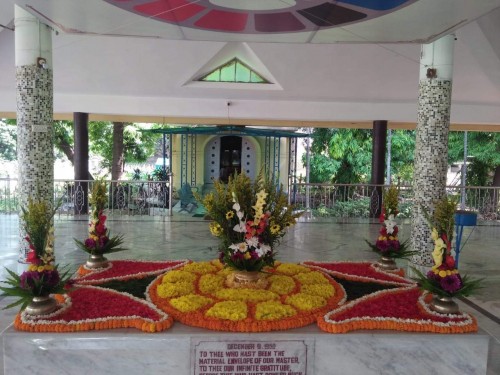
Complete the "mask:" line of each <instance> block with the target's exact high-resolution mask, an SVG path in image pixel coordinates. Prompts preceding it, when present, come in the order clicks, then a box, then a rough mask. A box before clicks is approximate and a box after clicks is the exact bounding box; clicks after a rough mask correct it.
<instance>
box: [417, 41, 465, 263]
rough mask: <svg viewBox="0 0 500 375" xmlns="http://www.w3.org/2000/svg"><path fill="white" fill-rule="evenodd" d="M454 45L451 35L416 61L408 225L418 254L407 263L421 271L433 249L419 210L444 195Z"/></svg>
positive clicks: (426, 48)
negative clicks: (417, 80)
mask: <svg viewBox="0 0 500 375" xmlns="http://www.w3.org/2000/svg"><path fill="white" fill-rule="evenodd" d="M454 43H455V37H454V35H447V36H445V37H442V38H441V39H439V40H437V41H435V42H433V43H431V44H426V45H423V46H422V54H421V60H420V84H419V98H418V117H417V128H416V141H415V163H414V168H415V171H414V178H413V191H414V204H413V215H412V222H411V244H412V248H413V250H417V251H419V252H420V254H418V255H415V256H413V257H412V259H411V262H412V264H413V266H415V267H416V268H419V269H420V270H422V271H425V270H426V269H428V267H431V266H432V265H433V261H432V257H431V252H432V249H433V247H434V245H433V243H432V239H431V229H430V228H429V225H428V223H427V221H426V219H425V217H424V214H423V210H422V207H424V208H425V209H426V210H427V211H428V212H429V213H430V214H432V213H433V211H434V204H435V202H436V201H437V200H438V199H440V198H442V197H443V195H444V194H446V190H445V187H446V173H447V169H448V132H449V128H450V107H451V88H452V76H453V47H454Z"/></svg>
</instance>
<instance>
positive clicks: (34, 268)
mask: <svg viewBox="0 0 500 375" xmlns="http://www.w3.org/2000/svg"><path fill="white" fill-rule="evenodd" d="M57 208H58V206H57V205H56V207H54V208H52V207H51V205H50V203H49V202H47V201H44V200H41V199H32V198H31V197H30V198H29V199H28V204H27V206H26V207H21V211H22V213H21V218H22V220H23V226H24V230H25V232H26V237H25V240H26V241H27V242H28V244H29V249H30V250H29V252H28V255H27V262H28V263H29V266H28V269H27V270H26V271H24V272H23V273H22V274H21V275H20V276H19V275H17V274H16V273H14V272H13V271H11V270H9V269H7V272H8V273H9V277H8V278H7V280H6V281H2V283H4V284H6V285H7V286H4V287H0V290H1V291H2V292H3V293H2V296H13V297H17V298H18V299H17V301H16V302H14V303H12V304H10V305H8V306H6V307H5V308H6V309H7V308H11V307H15V306H18V305H21V309H22V310H25V312H26V313H27V314H30V315H46V314H50V313H52V312H53V311H55V310H56V309H57V301H56V300H55V299H54V298H53V297H52V296H51V295H52V294H61V293H64V292H65V291H66V289H68V287H69V285H70V278H69V276H68V274H69V270H65V271H63V272H60V271H59V268H58V265H57V264H55V258H54V227H53V217H54V214H55V212H56V211H57Z"/></svg>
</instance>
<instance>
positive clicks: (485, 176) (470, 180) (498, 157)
mask: <svg viewBox="0 0 500 375" xmlns="http://www.w3.org/2000/svg"><path fill="white" fill-rule="evenodd" d="M467 155H468V161H469V164H468V165H467V184H468V185H472V186H490V185H492V186H500V133H493V132H490V133H487V132H468V133H467ZM463 159H464V132H450V136H449V142H448V160H449V162H450V163H453V162H457V161H462V160H463Z"/></svg>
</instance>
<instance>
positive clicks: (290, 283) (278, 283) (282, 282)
mask: <svg viewBox="0 0 500 375" xmlns="http://www.w3.org/2000/svg"><path fill="white" fill-rule="evenodd" d="M268 280H269V281H270V282H271V285H270V287H269V290H270V291H271V292H274V293H277V294H279V295H284V294H289V293H290V292H291V291H292V290H293V289H294V288H295V281H294V280H293V278H291V277H290V276H284V275H272V276H269V277H268Z"/></svg>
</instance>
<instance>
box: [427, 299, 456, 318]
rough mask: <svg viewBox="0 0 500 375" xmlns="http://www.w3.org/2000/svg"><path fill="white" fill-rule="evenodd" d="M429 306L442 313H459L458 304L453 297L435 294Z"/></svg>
mask: <svg viewBox="0 0 500 375" xmlns="http://www.w3.org/2000/svg"><path fill="white" fill-rule="evenodd" d="M429 307H430V308H431V310H432V311H435V312H437V313H440V314H459V313H460V310H459V308H458V304H457V303H456V302H455V301H454V300H453V297H439V296H434V298H433V299H432V301H431V303H430V304H429Z"/></svg>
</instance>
